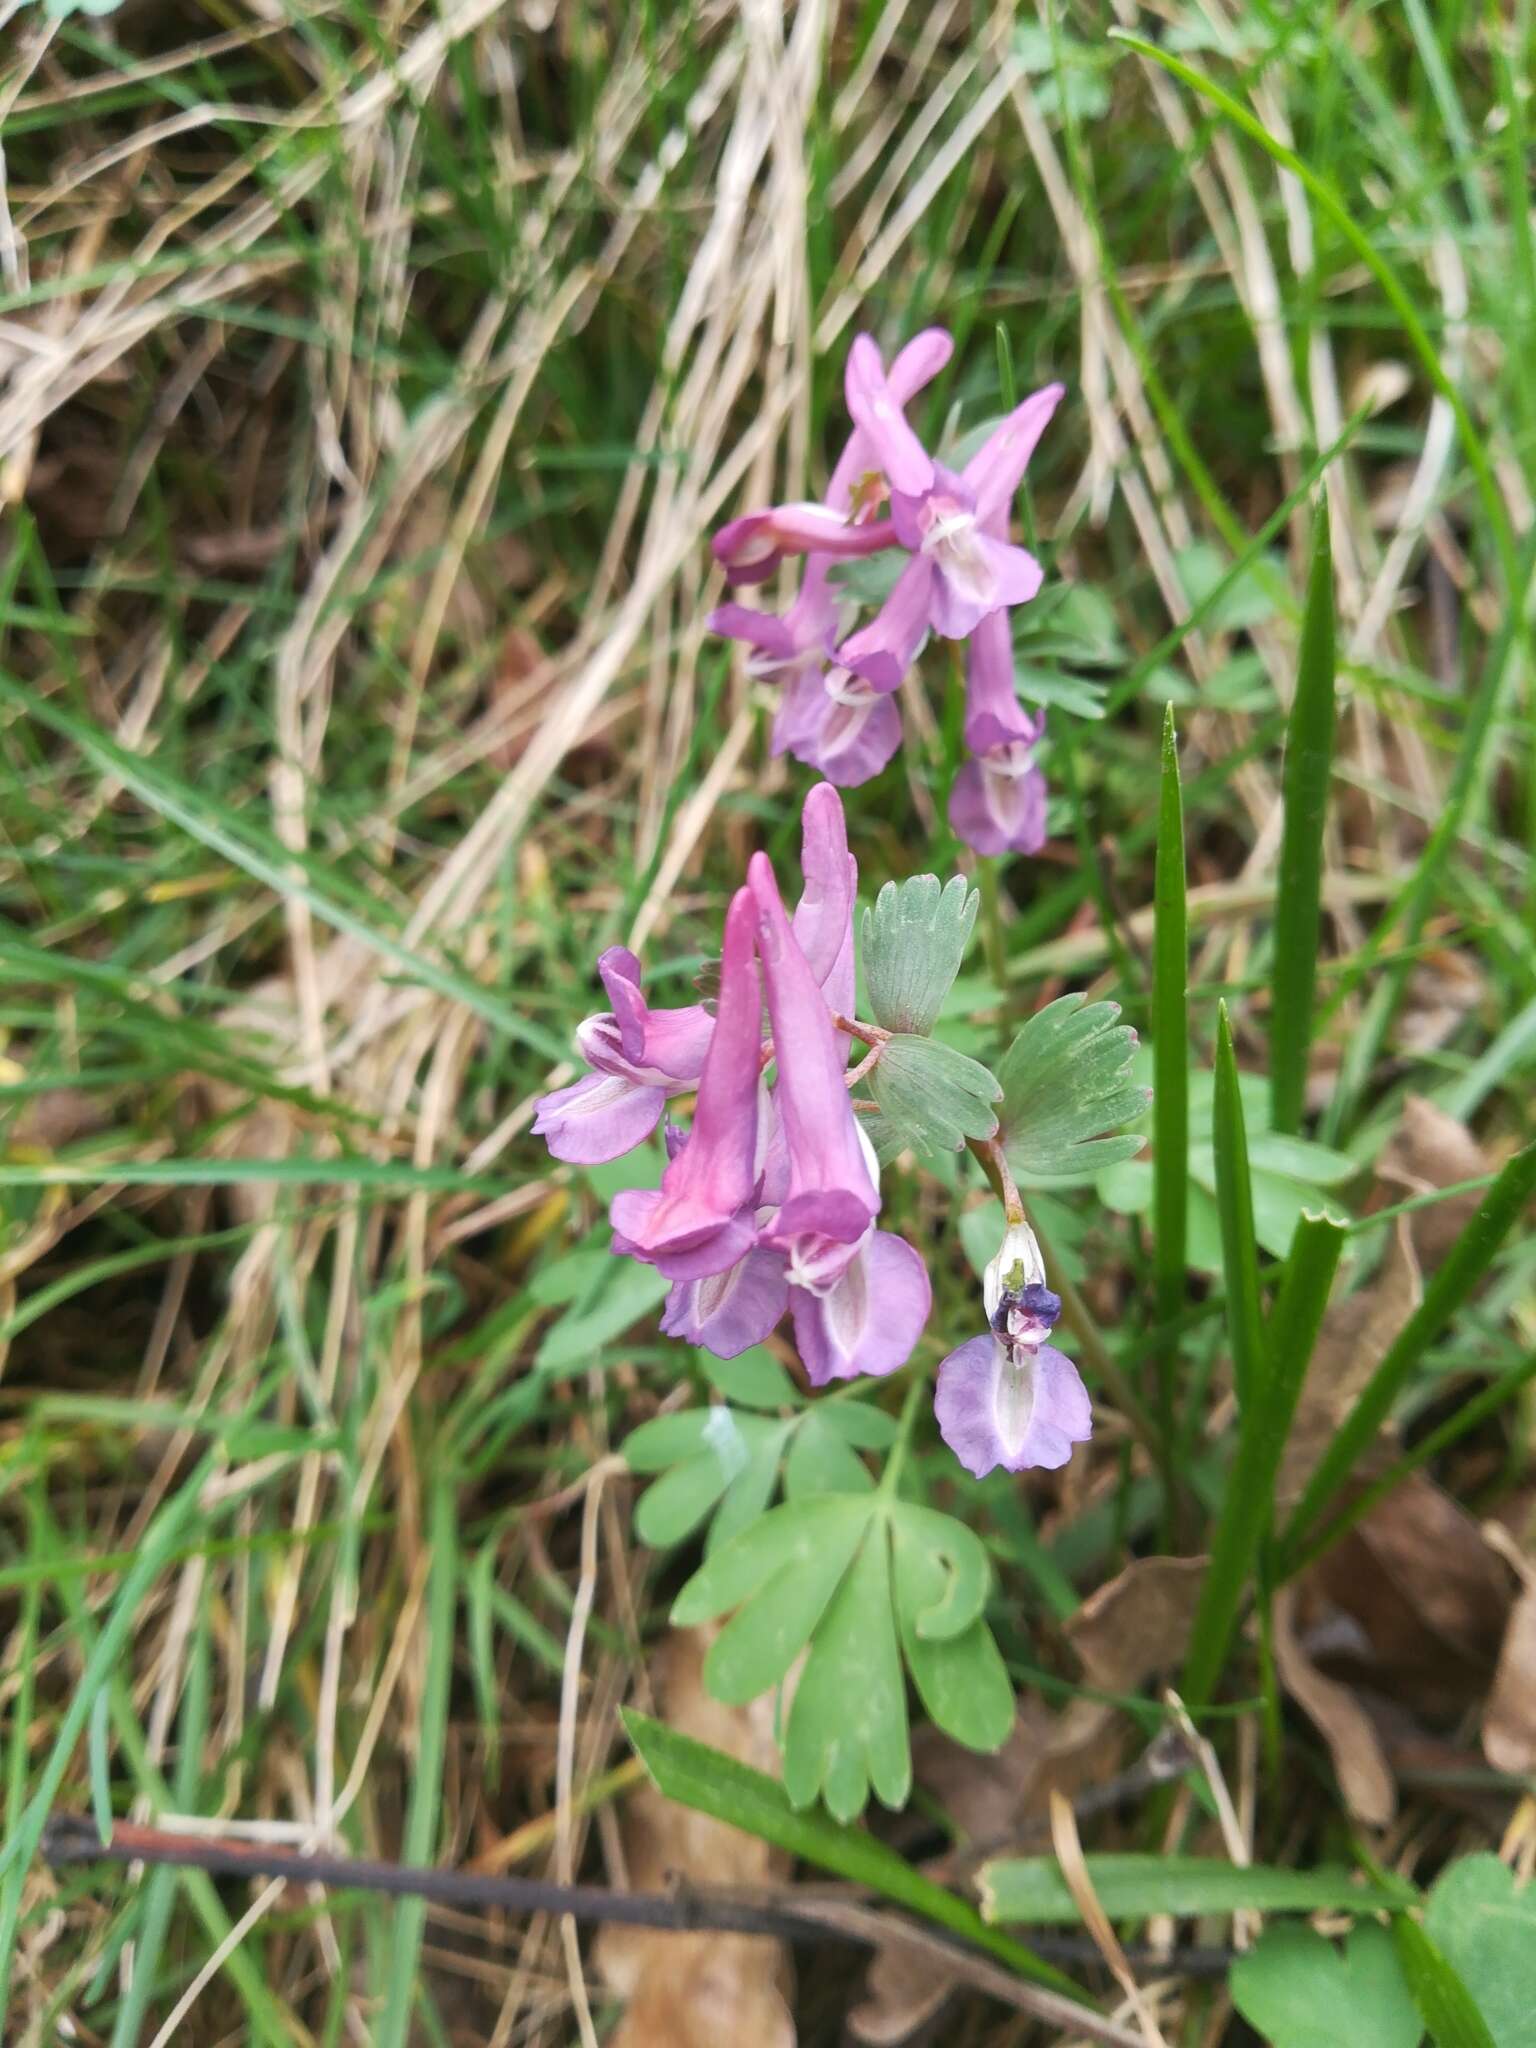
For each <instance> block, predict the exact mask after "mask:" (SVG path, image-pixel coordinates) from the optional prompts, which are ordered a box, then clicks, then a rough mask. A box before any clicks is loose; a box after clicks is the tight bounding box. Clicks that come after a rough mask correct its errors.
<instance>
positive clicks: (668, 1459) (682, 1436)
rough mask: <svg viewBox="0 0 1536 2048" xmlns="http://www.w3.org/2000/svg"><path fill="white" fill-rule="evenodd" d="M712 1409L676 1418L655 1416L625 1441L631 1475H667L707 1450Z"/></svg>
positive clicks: (685, 1410)
mask: <svg viewBox="0 0 1536 2048" xmlns="http://www.w3.org/2000/svg"><path fill="white" fill-rule="evenodd" d="M713 1413H714V1411H713V1409H710V1408H680V1409H678V1410H677V1411H676V1413H674V1414H672V1415H657V1416H653V1417H652V1419H651V1420H650V1421H649V1422H642V1423H641V1424H640V1425H639V1427H638V1428H636V1429H632V1430H631V1431H630V1432H629V1435H628V1436H627V1437H625V1439H624V1462H625V1464H626V1465H627V1466H628V1467H629V1469H630V1471H631V1472H665V1471H666V1469H667V1467H668V1466H669V1465H676V1464H680V1463H681V1461H682V1460H683V1459H684V1458H691V1457H693V1456H695V1455H696V1454H697V1453H698V1452H699V1451H701V1450H703V1448H704V1432H705V1431H706V1430H707V1429H708V1428H709V1427H710V1417H711V1415H712V1414H713Z"/></svg>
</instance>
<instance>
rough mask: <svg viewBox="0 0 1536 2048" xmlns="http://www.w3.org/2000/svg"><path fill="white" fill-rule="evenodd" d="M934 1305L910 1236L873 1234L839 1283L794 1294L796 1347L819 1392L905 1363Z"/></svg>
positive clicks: (799, 1289)
mask: <svg viewBox="0 0 1536 2048" xmlns="http://www.w3.org/2000/svg"><path fill="white" fill-rule="evenodd" d="M932 1305H933V1289H932V1287H931V1285H930V1284H929V1280H928V1268H927V1267H926V1266H925V1265H924V1264H923V1261H922V1257H921V1255H920V1254H919V1253H918V1252H916V1251H914V1250H913V1248H912V1246H911V1245H909V1244H908V1243H907V1241H906V1239H905V1238H904V1237H897V1236H896V1235H895V1234H894V1233H893V1232H891V1231H889V1230H875V1229H874V1228H871V1229H869V1230H868V1231H867V1232H866V1233H865V1235H864V1236H863V1237H862V1238H861V1239H860V1240H859V1243H858V1245H857V1247H856V1248H855V1251H854V1256H853V1257H852V1259H850V1260H849V1262H848V1264H847V1266H846V1267H845V1268H844V1270H843V1272H842V1274H841V1275H840V1276H839V1277H838V1279H837V1280H835V1281H834V1282H833V1284H832V1285H831V1286H830V1287H828V1288H826V1289H824V1290H823V1291H821V1292H816V1291H813V1290H812V1289H810V1288H807V1287H792V1288H791V1289H790V1291H789V1306H790V1314H791V1316H792V1317H793V1320H794V1326H795V1346H796V1348H797V1350H798V1351H799V1353H800V1357H801V1360H802V1361H803V1363H804V1365H805V1370H806V1373H807V1374H808V1376H809V1378H810V1382H811V1385H812V1386H813V1387H824V1386H826V1385H827V1383H828V1381H830V1380H851V1379H856V1378H857V1377H858V1376H859V1374H860V1373H870V1374H873V1375H876V1376H878V1375H880V1374H883V1373H888V1372H895V1371H896V1370H897V1368H898V1367H900V1366H903V1365H905V1364H906V1362H907V1360H908V1359H909V1358H910V1357H911V1356H912V1350H913V1347H914V1345H915V1344H916V1343H917V1340H918V1338H919V1337H920V1336H921V1335H922V1334H923V1325H924V1324H925V1323H926V1322H927V1320H928V1311H929V1309H930V1308H931V1307H932Z"/></svg>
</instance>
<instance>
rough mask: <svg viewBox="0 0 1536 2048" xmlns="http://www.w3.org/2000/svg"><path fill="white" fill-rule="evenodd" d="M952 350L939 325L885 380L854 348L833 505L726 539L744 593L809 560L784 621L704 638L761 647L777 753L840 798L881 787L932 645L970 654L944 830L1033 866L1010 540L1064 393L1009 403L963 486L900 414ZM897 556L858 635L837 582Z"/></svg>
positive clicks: (776, 511)
mask: <svg viewBox="0 0 1536 2048" xmlns="http://www.w3.org/2000/svg"><path fill="white" fill-rule="evenodd" d="M953 349H954V343H953V342H952V340H951V339H950V337H949V335H948V334H947V333H945V331H944V330H943V329H942V328H937V327H934V328H929V329H927V330H926V331H925V332H923V333H922V334H919V335H917V336H916V337H915V338H914V339H913V340H911V341H909V342H908V343H907V345H906V347H905V348H904V349H902V350H901V352H900V354H899V355H897V357H896V358H895V360H894V361H893V362H892V364H891V366H890V370H889V372H887V371H886V369H885V366H884V364H883V363H882V361H881V358H880V351H879V349H878V348H877V347H876V346H875V343H874V342H873V341H872V340H871V339H870V337H869V336H868V335H867V334H861V335H860V336H859V337H858V338H857V339H856V340H855V342H854V344H853V346H852V348H851V349H850V350H849V352H848V363H847V370H846V376H845V389H846V395H847V401H848V411H849V413H850V414H851V416H852V418H853V422H854V431H853V433H852V435H851V437H850V438H849V441H848V443H847V446H846V447H845V448H844V450H843V453H842V455H841V457H840V458H839V460H838V462H837V465H836V467H835V468H834V470H833V472H832V477H831V481H830V483H829V484H828V487H827V495H826V500H825V502H824V503H820V504H816V503H811V504H793V505H777V506H773V507H771V508H770V509H768V510H766V511H761V512H749V513H747V514H745V515H744V516H743V517H741V518H739V519H734V520H732V521H731V523H730V524H729V525H728V526H725V527H722V528H721V530H720V531H719V532H718V533H717V534H716V535H715V538H714V543H713V545H714V552H715V557H716V560H717V561H718V562H719V563H720V564H721V566H722V568H723V569H724V570H725V573H726V577H727V580H728V581H729V582H730V583H731V584H733V585H742V584H750V583H758V582H761V581H762V580H763V579H764V578H765V577H767V576H770V575H771V574H772V573H773V571H774V570H775V569H776V568H777V567H778V565H779V563H780V562H781V561H782V560H783V559H784V558H785V557H786V556H788V555H803V556H804V557H805V558H806V567H805V574H804V577H803V579H802V581H801V585H800V590H799V593H798V595H797V596H796V598H795V600H794V602H793V603H792V604H791V605H790V607H789V609H788V611H786V612H785V613H783V614H782V615H780V614H778V613H774V612H762V611H754V610H752V609H750V608H749V607H747V606H745V605H741V604H735V603H732V604H725V605H721V606H720V607H719V608H718V609H717V610H716V611H715V612H714V613H712V615H711V619H710V624H711V626H712V627H713V629H714V630H715V631H716V632H717V633H722V634H725V635H726V636H727V637H729V638H731V639H735V640H743V641H745V642H746V643H747V644H748V645H749V646H750V647H751V648H752V650H753V653H752V656H751V661H750V666H751V668H752V670H753V672H754V673H756V674H758V675H761V676H764V677H768V678H771V679H773V680H774V681H776V682H778V683H780V684H782V686H783V696H782V699H781V701H780V705H779V710H778V715H777V718H776V719H775V722H774V731H773V748H774V752H775V753H790V754H793V755H794V756H795V758H796V759H797V760H799V761H804V762H805V763H806V764H807V765H808V766H809V767H812V768H816V769H818V770H819V771H820V772H821V773H822V774H823V775H825V776H826V777H827V779H828V781H830V782H835V783H837V784H839V785H840V786H842V787H844V788H852V787H854V786H856V785H857V784H859V783H861V782H867V781H868V780H869V778H870V777H871V776H872V775H876V774H878V773H879V771H880V770H881V769H882V768H883V767H884V766H885V765H886V763H887V762H888V761H889V760H890V759H891V756H892V755H893V754H894V753H895V752H896V749H897V748H898V747H899V746H900V744H901V721H900V717H899V715H898V713H897V709H896V701H895V695H894V693H895V691H896V690H897V689H898V688H899V687H900V684H901V682H902V680H903V678H904V677H905V676H906V674H907V671H908V670H909V669H910V668H911V666H912V664H913V662H914V661H915V660H916V658H917V656H918V654H919V652H920V651H921V649H922V647H923V644H924V642H925V641H926V640H927V638H928V635H929V634H930V633H936V634H938V635H939V636H940V637H941V638H943V639H947V640H964V641H966V642H968V661H967V672H966V716H965V744H966V747H967V749H968V751H969V753H970V756H971V758H970V759H969V760H968V761H967V762H966V763H965V765H964V766H963V767H962V769H961V770H960V773H959V774H958V775H957V776H956V778H955V783H954V787H953V788H952V790H951V791H950V797H949V817H950V823H951V824H952V825H953V826H954V829H955V831H956V832H957V833H958V834H959V836H960V837H961V838H962V839H964V840H966V841H967V843H968V844H969V845H971V846H973V847H975V848H976V850H977V851H978V852H979V853H1008V852H1015V853H1033V852H1036V851H1038V849H1039V848H1040V846H1041V845H1042V844H1043V843H1044V840H1045V782H1044V778H1043V777H1042V775H1041V773H1040V770H1039V767H1038V765H1037V763H1036V761H1035V759H1034V746H1035V742H1036V741H1037V740H1038V739H1039V738H1040V735H1041V733H1042V731H1043V730H1044V718H1043V716H1036V715H1031V713H1030V712H1028V711H1027V710H1025V708H1024V707H1023V706H1022V705H1021V704H1020V703H1019V701H1018V697H1017V695H1016V693H1015V690H1014V671H1013V643H1012V638H1011V635H1010V631H1009V625H1008V612H1009V609H1010V607H1012V606H1014V605H1018V604H1027V603H1028V601H1029V600H1030V599H1031V598H1032V597H1034V596H1035V594H1036V592H1037V591H1038V590H1039V588H1040V584H1041V580H1042V572H1041V568H1040V565H1039V563H1038V562H1037V561H1036V560H1035V558H1034V556H1033V555H1031V554H1030V553H1029V552H1028V551H1027V549H1025V548H1022V547H1018V546H1016V545H1014V544H1013V543H1012V542H1011V541H1010V540H1009V538H1008V515H1009V508H1010V506H1011V504H1012V502H1013V497H1014V494H1015V492H1016V491H1017V490H1018V487H1019V484H1020V482H1021V480H1022V478H1023V475H1024V471H1025V468H1026V467H1027V465H1028V462H1029V458H1030V456H1031V455H1032V454H1033V453H1034V449H1035V444H1036V443H1037V442H1038V441H1039V439H1040V436H1041V434H1042V433H1043V432H1044V431H1045V428H1046V426H1047V424H1048V423H1049V421H1050V418H1051V415H1052V413H1053V412H1054V411H1055V410H1056V407H1057V405H1058V403H1059V402H1060V399H1061V396H1062V386H1061V385H1060V384H1051V385H1047V386H1046V388H1045V389H1044V390H1043V391H1037V392H1035V393H1034V394H1033V396H1032V397H1030V398H1026V399H1025V400H1024V402H1023V404H1022V405H1019V406H1017V407H1015V409H1014V410H1013V411H1012V412H1011V413H1010V414H1009V415H1008V416H1007V418H1006V419H1004V420H1003V421H1002V423H1001V425H1000V426H998V427H997V429H996V430H995V431H994V432H993V433H992V434H990V435H989V436H988V438H987V440H986V441H985V442H984V443H983V444H982V446H981V447H980V448H979V449H978V450H977V452H976V454H975V455H973V456H972V457H971V459H970V461H969V462H967V463H966V465H965V468H964V469H963V470H961V471H960V472H958V473H957V472H955V471H954V470H951V469H947V468H946V467H945V466H944V465H943V464H942V463H940V462H937V461H935V460H934V458H933V457H932V456H931V455H930V454H929V453H928V451H927V450H926V449H925V448H924V447H923V445H922V443H921V441H919V439H918V437H917V435H916V434H915V433H914V432H913V430H912V428H911V427H910V426H909V425H908V423H907V419H906V414H905V411H904V408H905V406H906V404H907V403H908V401H909V400H910V399H912V398H913V397H914V396H915V395H916V394H917V393H918V392H919V391H921V390H922V389H923V387H924V386H925V385H926V384H928V383H930V382H931V381H932V380H933V378H934V377H936V376H937V375H938V373H939V372H940V370H942V369H943V367H944V365H945V364H946V363H947V362H948V361H949V358H950V355H951V354H952V352H953ZM882 510H883V511H884V513H885V516H881V514H882ZM887 548H896V549H900V550H903V551H904V552H905V554H906V557H907V559H906V562H905V564H904V566H903V567H902V570H901V573H900V574H899V576H898V577H897V579H896V582H895V584H894V586H893V588H892V589H891V592H890V595H889V597H887V599H886V600H885V603H884V604H883V605H881V607H880V609H879V610H878V612H877V613H876V614H875V616H874V617H873V618H872V619H870V620H869V621H868V622H867V623H866V624H864V625H862V626H859V627H858V628H857V629H856V630H854V631H851V632H850V631H849V630H848V627H849V626H850V625H851V624H852V621H851V620H850V619H846V618H845V617H844V613H843V607H842V606H841V605H840V603H839V593H838V592H837V590H836V589H835V587H834V585H833V580H832V570H833V568H834V566H835V564H836V563H837V562H839V561H847V560H850V559H852V558H854V557H856V556H861V555H872V554H877V553H879V552H880V551H882V550H883V549H887Z"/></svg>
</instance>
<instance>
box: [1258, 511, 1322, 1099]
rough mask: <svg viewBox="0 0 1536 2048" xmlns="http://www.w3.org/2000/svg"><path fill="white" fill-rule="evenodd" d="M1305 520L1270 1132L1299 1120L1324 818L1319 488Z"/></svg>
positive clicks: (1278, 921)
mask: <svg viewBox="0 0 1536 2048" xmlns="http://www.w3.org/2000/svg"><path fill="white" fill-rule="evenodd" d="M1314 520H1315V523H1314V527H1313V537H1312V570H1311V574H1310V576H1309V577H1308V580H1307V608H1306V613H1305V615H1304V617H1303V620H1302V628H1301V654H1300V661H1299V665H1298V667H1297V671H1296V695H1295V697H1294V699H1293V700H1292V703H1291V714H1290V718H1289V720H1288V721H1287V724H1286V729H1285V762H1284V767H1283V770H1282V803H1283V810H1284V817H1283V825H1282V831H1281V838H1280V866H1279V871H1278V874H1277V876H1276V889H1275V931H1274V966H1273V969H1272V971H1271V976H1270V1025H1269V1091H1270V1105H1271V1108H1270V1120H1271V1122H1272V1123H1273V1125H1274V1127H1275V1129H1276V1130H1277V1131H1294V1130H1295V1129H1296V1128H1297V1127H1298V1125H1299V1124H1300V1122H1301V1114H1302V1109H1303V1107H1304V1105H1305V1099H1306V1088H1307V1054H1308V1051H1309V1050H1310V1048H1311V1044H1312V1004H1313V998H1314V996H1315V993H1316V989H1317V952H1318V940H1319V937H1320V934H1321V931H1322V887H1323V825H1324V823H1325V821H1326V819H1327V815H1328V788H1329V783H1330V780H1331V778H1332V775H1333V734H1334V652H1333V556H1332V553H1331V552H1330V548H1329V540H1328V498H1327V494H1326V492H1325V493H1323V494H1322V495H1320V496H1319V498H1318V501H1317V511H1316V514H1315V515H1314Z"/></svg>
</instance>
